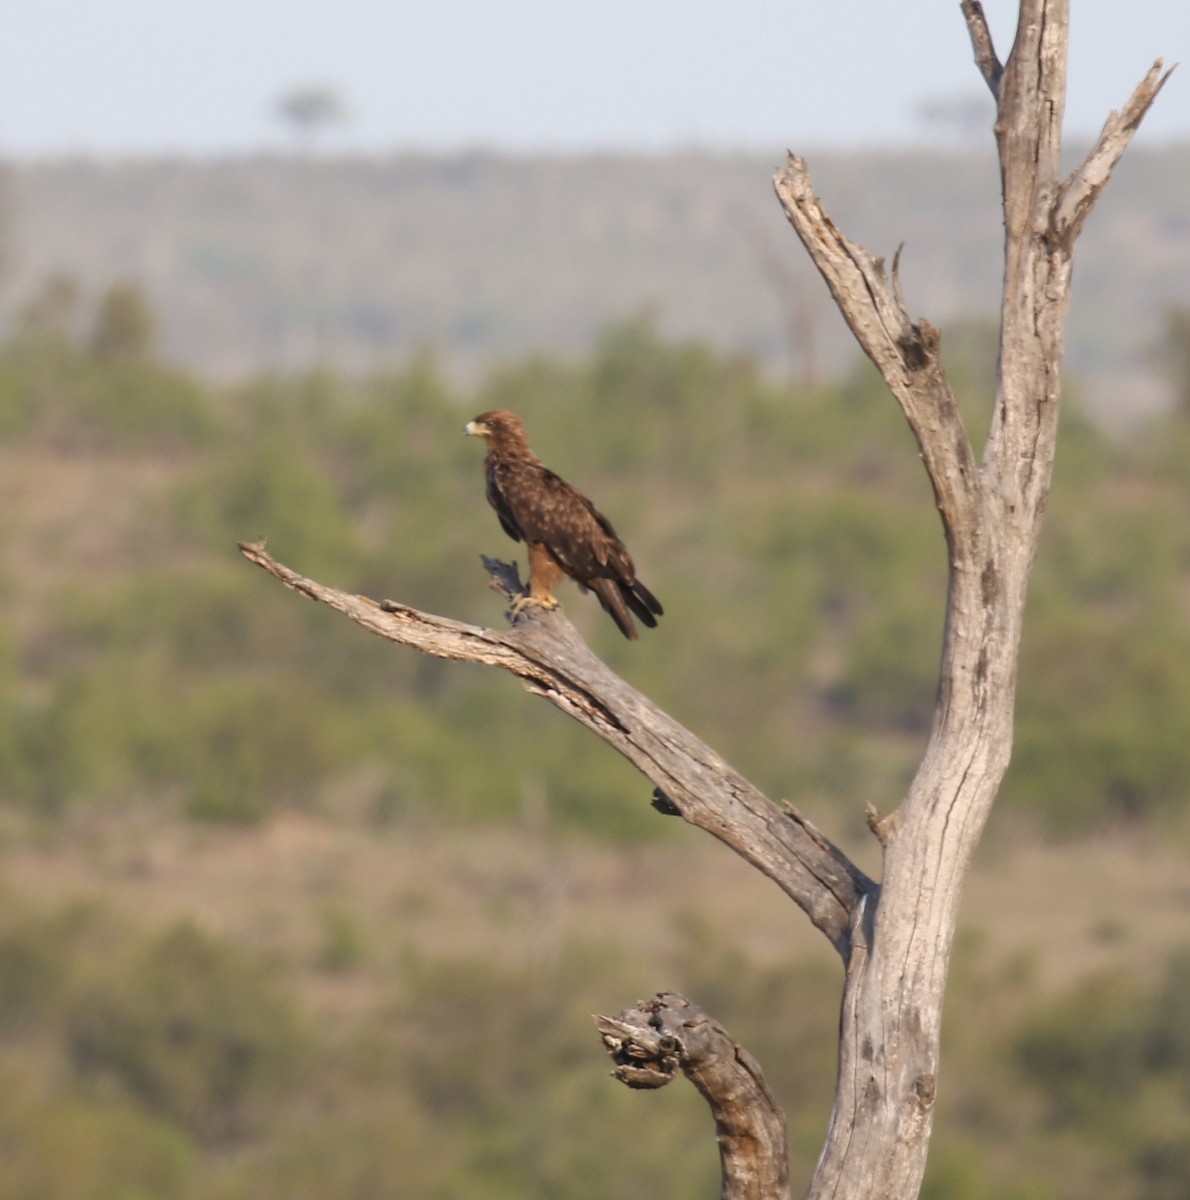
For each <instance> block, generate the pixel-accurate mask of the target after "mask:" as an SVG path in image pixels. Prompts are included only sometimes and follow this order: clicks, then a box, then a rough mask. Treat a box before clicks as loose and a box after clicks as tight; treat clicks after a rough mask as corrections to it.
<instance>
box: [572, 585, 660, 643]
mask: <svg viewBox="0 0 1190 1200" xmlns="http://www.w3.org/2000/svg"><path fill="white" fill-rule="evenodd" d="M588 586H589V587H590V588H591V590H592V591H593V592H594V593H595V595H596V596H598V597H599V603H600V604H601V605H602V606H603V611H604V612H605V613H607V614H608V616H610V617H611V619H612V620H613V621H615V623H616V625H617V627H618V628H619V630H620V632H621V633H622V634H623V635H624V636H625V637H626V638H628V639H630V640H631V641H636V639H637V638H638V637H639V636H640V634H639V633H637V630H636V625H635V623H634V622H633V620H632V613H636V615H637V616H638V617H639V618H640V619H641V621H642V622H643V623H644V624H645V625H647V626H648V627H649V628H650V629H654V628H656V625H657V618H658V617H659V616H661V614H662V608H661V605H660V604H659V603H658V601H657V598H656V597H655V596H654V595H653V593H652V592H650V591H649V589H648V588H647V587H645V585H644V584H643V583H639V582H635V583H632V584H626V583H623V582H621V581H620V580H618V579H594V580H592V581H591V583H590V584H589V585H588ZM629 609H631V610H632V612H629V611H628V610H629Z"/></svg>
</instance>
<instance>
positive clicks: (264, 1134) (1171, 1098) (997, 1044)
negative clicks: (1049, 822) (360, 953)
mask: <svg viewBox="0 0 1190 1200" xmlns="http://www.w3.org/2000/svg"><path fill="white" fill-rule="evenodd" d="M4 899H5V904H4V906H3V908H2V909H0V972H2V974H0V979H2V980H3V984H2V987H0V1082H3V1083H4V1087H3V1088H0V1096H2V1097H3V1099H0V1138H2V1139H3V1141H4V1143H5V1144H6V1145H8V1146H10V1147H11V1148H12V1149H11V1150H10V1152H9V1153H7V1154H6V1155H4V1156H3V1157H2V1158H0V1192H2V1193H3V1194H4V1195H6V1196H14V1197H20V1196H30V1197H32V1196H39V1195H52V1196H54V1197H59V1196H65V1197H68V1198H74V1197H78V1198H79V1200H102V1198H104V1197H109V1196H113V1195H119V1196H130V1197H144V1198H146V1200H148V1198H150V1197H152V1198H154V1200H159V1198H161V1197H169V1198H173V1197H176V1198H177V1200H192V1198H196V1197H199V1196H203V1197H216V1198H217V1200H247V1197H250V1196H251V1197H266V1198H269V1197H274V1196H275V1197H277V1198H278V1200H280V1198H281V1197H290V1196H297V1197H308V1198H309V1200H319V1198H321V1197H325V1196H328V1195H333V1196H335V1197H346V1198H348V1200H353V1198H358V1200H372V1198H378V1197H382V1196H388V1195H400V1196H402V1197H410V1198H414V1200H415V1198H418V1197H426V1198H427V1200H442V1198H445V1200H466V1198H469V1197H474V1196H484V1197H488V1196H494V1197H508V1198H510V1200H511V1197H514V1196H519V1197H542V1198H543V1200H544V1198H545V1197H556V1196H566V1197H577V1198H578V1200H602V1198H604V1197H607V1196H617V1197H618V1196H624V1197H629V1198H636V1197H639V1198H640V1200H645V1198H646V1197H663V1198H664V1197H678V1196H705V1197H707V1200H710V1197H712V1196H714V1195H717V1194H718V1164H717V1156H716V1154H715V1148H714V1139H713V1136H712V1130H711V1121H710V1116H709V1114H708V1113H707V1111H706V1109H705V1106H704V1105H703V1103H702V1101H701V1100H700V1099H699V1098H698V1096H697V1095H696V1093H695V1092H694V1090H693V1089H692V1088H689V1087H685V1086H682V1085H681V1084H680V1083H678V1084H675V1085H674V1086H673V1087H671V1088H669V1089H668V1090H667V1091H666V1093H665V1095H664V1096H662V1097H658V1096H656V1095H654V1094H651V1093H646V1094H642V1093H635V1092H630V1091H628V1090H627V1089H625V1088H623V1087H621V1086H619V1085H616V1084H613V1083H612V1082H611V1081H610V1080H609V1079H608V1078H607V1066H606V1063H605V1062H604V1061H602V1059H601V1055H600V1053H599V1051H598V1046H597V1039H596V1038H595V1035H594V1032H593V1029H592V1027H591V1024H590V1020H589V1018H588V1016H587V1015H586V1014H588V1013H590V1012H594V1011H607V1010H609V1009H610V1010H611V1011H615V1009H616V1007H617V1005H618V1003H620V1002H623V997H626V996H631V995H632V994H633V989H634V988H635V987H636V986H637V983H638V981H639V980H640V978H641V977H642V976H644V975H648V976H651V977H653V978H659V979H664V980H666V981H667V985H669V986H673V987H680V988H681V989H682V990H684V991H686V992H688V993H689V994H691V995H696V996H698V997H699V998H700V1001H701V1002H702V1003H703V1004H705V1005H706V1006H707V1007H708V1008H710V1009H712V1010H713V1011H714V1012H716V1014H717V1015H718V1016H719V1017H720V1019H721V1020H723V1022H724V1023H725V1024H726V1025H727V1027H728V1028H729V1029H730V1030H731V1032H732V1033H733V1035H734V1036H736V1037H737V1038H739V1040H740V1041H741V1042H743V1043H744V1044H745V1045H747V1046H748V1047H749V1049H751V1050H752V1051H753V1053H754V1054H756V1055H757V1057H758V1059H759V1060H760V1061H761V1062H762V1063H763V1064H764V1065H765V1067H766V1074H767V1077H768V1079H769V1082H770V1085H771V1086H772V1088H773V1090H774V1092H775V1094H776V1095H777V1096H778V1098H779V1100H780V1101H781V1103H782V1104H783V1105H784V1107H785V1109H786V1112H787V1115H788V1119H789V1129H790V1142H791V1150H792V1156H793V1172H794V1180H795V1192H796V1189H797V1186H799V1185H800V1182H804V1180H805V1179H806V1178H808V1174H809V1172H810V1171H811V1169H812V1166H813V1163H814V1160H815V1157H816V1155H817V1150H818V1146H819V1144H820V1141H821V1137H822V1133H823V1129H824V1125H825V1120H826V1114H827V1111H828V1110H829V1104H830V1097H831V1093H832V1090H833V1071H834V1062H833V1056H834V1045H833V1041H832V1038H831V1037H829V1036H826V1034H825V1032H824V1031H826V1030H829V1029H831V1028H832V1027H833V1024H834V1021H835V1020H836V1019H837V1004H838V995H837V988H838V984H839V980H838V978H837V976H836V973H835V972H832V971H829V970H823V969H822V968H821V964H820V963H818V964H814V965H811V964H809V963H797V962H792V961H790V962H783V963H782V962H776V963H768V964H762V963H759V962H757V961H756V960H754V959H753V958H752V957H751V956H750V955H748V954H746V953H743V952H741V951H740V950H739V948H738V947H732V946H730V945H727V944H723V943H722V942H720V944H719V945H718V946H717V947H716V945H715V944H714V942H713V941H710V940H708V936H707V935H708V933H709V932H710V931H709V930H707V929H704V928H702V927H700V926H699V925H698V924H697V922H696V923H694V924H692V925H688V926H687V927H686V928H685V929H680V928H679V929H675V930H674V936H673V938H672V939H671V941H670V946H669V950H668V951H667V952H666V953H664V954H663V955H661V956H660V957H657V956H653V957H651V958H650V960H649V961H648V962H647V963H646V962H645V961H643V959H642V957H641V952H640V951H639V949H634V948H632V947H630V946H628V945H624V944H622V945H620V946H619V947H616V946H612V945H609V944H607V943H605V942H598V943H591V942H584V941H582V940H579V939H577V938H570V939H567V940H566V941H565V942H563V943H562V944H560V945H558V946H557V947H555V949H554V951H553V952H552V953H550V954H549V955H545V956H542V955H531V956H529V957H525V956H524V955H523V954H521V953H516V954H514V955H512V956H510V955H509V953H508V951H507V950H506V949H505V948H503V947H501V946H499V945H495V944H493V945H492V946H490V947H489V948H487V949H483V950H478V951H474V952H471V953H469V954H466V955H459V954H458V953H457V952H455V953H451V952H449V951H446V950H443V951H440V952H438V951H436V952H435V953H434V954H432V955H427V954H426V953H425V952H423V951H415V950H412V949H407V950H405V951H404V952H403V953H401V954H400V955H399V956H398V958H397V959H396V960H395V963H394V967H393V969H392V971H391V972H389V973H388V975H387V976H386V982H385V984H384V986H383V988H381V989H380V990H379V991H378V992H377V993H376V994H375V998H374V999H373V1000H372V1001H370V1002H369V1003H368V1004H366V1005H364V1006H362V1007H356V1008H354V1009H352V1010H350V1012H349V1013H348V1014H347V1015H343V1016H340V1017H338V1018H336V1019H335V1020H331V1021H328V1020H326V1019H325V1018H321V1017H319V1016H318V1015H317V1012H316V1010H315V1009H313V1008H310V1007H306V1006H302V1005H299V1004H297V1003H295V1001H294V999H293V993H292V991H291V989H290V988H289V986H288V984H287V979H288V977H289V975H288V971H287V970H286V969H285V968H284V965H283V964H278V963H276V962H271V961H269V960H268V959H267V958H266V957H264V956H263V955H261V954H260V953H259V952H257V953H255V954H253V953H250V952H247V951H245V950H244V949H243V948H242V947H240V946H237V945H235V944H233V943H231V942H230V941H228V940H226V939H220V938H218V937H215V936H213V935H212V934H209V933H205V932H200V931H199V930H198V929H196V928H195V927H194V926H193V925H192V924H190V923H188V922H181V923H174V924H168V923H167V924H166V925H165V926H164V927H163V928H161V929H160V930H159V931H157V932H154V933H145V932H132V931H130V930H129V929H128V928H126V927H124V928H122V927H121V926H120V924H119V922H117V921H116V919H115V916H114V914H113V913H112V912H109V911H107V910H105V909H104V908H102V907H100V906H97V905H95V904H92V905H89V906H79V905H73V906H66V907H63V908H58V909H52V908H51V909H45V908H37V907H33V906H30V905H29V904H27V903H23V902H16V901H14V898H13V897H12V896H11V895H6V896H5V897H4ZM338 919H339V918H335V920H336V921H338ZM331 936H332V938H333V939H338V938H339V937H340V936H341V934H340V932H338V931H332V932H331ZM351 936H352V937H354V935H351ZM958 957H959V961H958V963H957V964H956V969H955V973H954V978H953V983H952V989H951V993H952V994H951V996H950V997H949V1000H948V1003H949V1005H950V1011H951V1012H952V1013H954V1014H957V1016H956V1017H954V1018H952V1019H951V1021H950V1022H949V1033H948V1037H947V1045H946V1063H945V1072H944V1083H943V1088H942V1091H941V1094H940V1100H939V1112H938V1117H937V1123H936V1132H935V1147H934V1150H933V1152H932V1157H931V1162H930V1167H929V1171H928V1175H927V1181H926V1185H925V1189H924V1191H923V1193H922V1194H923V1197H925V1200H944V1198H945V1200H990V1198H991V1197H993V1196H998V1197H1009V1198H1011V1200H1078V1198H1081V1197H1084V1196H1087V1195H1094V1196H1096V1197H1097V1198H1098V1200H1153V1198H1156V1200H1180V1198H1181V1197H1184V1196H1185V1195H1187V1194H1190V1193H1188V1189H1190V1157H1188V1156H1187V1154H1186V1153H1185V1145H1186V1141H1185V1129H1186V1127H1187V1122H1188V1121H1190V1086H1188V1085H1187V1079H1190V1036H1188V1034H1187V1030H1190V986H1188V984H1190V947H1187V948H1186V949H1183V950H1178V951H1175V952H1174V953H1172V954H1171V955H1170V956H1169V957H1168V959H1167V960H1166V962H1165V964H1164V967H1163V969H1162V970H1161V971H1160V972H1159V974H1158V976H1157V977H1156V978H1155V979H1153V980H1152V981H1144V980H1141V979H1126V978H1122V977H1121V976H1120V975H1119V973H1115V974H1113V975H1101V976H1100V975H1096V976H1092V977H1090V978H1086V979H1080V980H1078V981H1076V982H1075V983H1073V984H1071V985H1069V986H1067V987H1066V988H1064V989H1062V990H1059V991H1058V992H1056V993H1054V992H1052V991H1051V992H1046V993H1043V992H1041V991H1040V990H1039V989H1038V987H1037V984H1036V981H1035V979H1034V976H1033V973H1032V972H1031V971H1030V970H1028V969H1027V968H1025V969H1022V964H1021V963H1020V962H1019V961H1016V960H1014V959H1011V958H1009V959H1007V960H1004V961H999V960H997V959H996V958H995V957H994V956H993V955H992V954H991V953H990V952H988V951H987V950H986V949H983V948H980V947H979V946H978V944H974V945H967V946H961V947H960V949H959V956H958ZM358 965H359V964H358V962H357V961H356V951H354V950H353V951H351V952H350V954H349V955H348V956H347V957H346V958H338V957H336V958H335V961H334V962H331V963H322V964H320V969H332V970H334V971H336V972H342V971H347V972H351V971H352V970H355V969H356V968H357V967H358ZM613 997H614V998H616V1001H615V1002H613V999H612V998H613ZM643 1129H647V1131H648V1136H647V1137H641V1136H640V1133H641V1131H642V1130H643Z"/></svg>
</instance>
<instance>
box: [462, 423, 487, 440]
mask: <svg viewBox="0 0 1190 1200" xmlns="http://www.w3.org/2000/svg"><path fill="white" fill-rule="evenodd" d="M463 433H464V435H465V436H466V437H482V436H483V429H482V428H480V426H479V425H478V424H476V422H475V421H468V422H467V424H466V425H464V426H463Z"/></svg>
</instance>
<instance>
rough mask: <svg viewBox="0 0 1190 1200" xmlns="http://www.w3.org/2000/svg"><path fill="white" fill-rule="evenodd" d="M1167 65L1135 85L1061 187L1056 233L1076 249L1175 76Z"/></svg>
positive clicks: (1158, 64)
mask: <svg viewBox="0 0 1190 1200" xmlns="http://www.w3.org/2000/svg"><path fill="white" fill-rule="evenodd" d="M1163 66H1164V64H1163V63H1162V61H1161V59H1158V60H1157V61H1156V62H1155V63H1154V64H1153V65H1152V66H1151V67H1150V68H1149V71H1148V74H1147V75H1145V77H1144V79H1142V80H1141V81H1140V83H1138V84H1137V85H1136V89H1135V90H1134V91H1133V93H1132V95H1131V96H1129V97H1128V103H1127V104H1125V105H1124V107H1123V108H1122V109H1121V110H1119V111H1118V112H1117V111H1115V110H1113V111H1112V112H1111V113H1109V114H1108V118H1107V120H1106V121H1105V122H1104V125H1103V129H1102V130H1101V131H1100V133H1099V138H1098V140H1097V141H1096V143H1095V145H1094V146H1093V147H1092V148H1091V150H1090V152H1089V153H1088V154H1087V157H1086V158H1085V159H1083V161H1082V163H1081V164H1080V165H1079V167H1078V169H1077V170H1076V171H1074V172H1073V174H1071V176H1070V178H1069V179H1067V180H1066V182H1065V183H1064V184H1063V185H1062V190H1061V196H1060V199H1059V201H1058V205H1057V208H1056V210H1055V212H1054V230H1055V232H1056V233H1057V235H1058V236H1059V237H1061V238H1062V239H1064V240H1066V241H1067V242H1069V243H1070V246H1071V248H1072V247H1073V243H1074V239H1075V238H1076V237H1078V235H1079V233H1080V232H1081V231H1082V227H1083V221H1085V220H1086V217H1087V214H1088V213H1089V212H1090V211H1091V209H1092V207H1093V206H1094V204H1095V201H1096V200H1098V199H1099V195H1100V193H1101V192H1102V191H1103V189H1104V188H1105V187H1107V181H1108V180H1109V179H1110V178H1111V173H1112V171H1114V170H1115V168H1116V164H1117V163H1118V162H1119V161H1120V159H1121V158H1122V157H1123V155H1124V151H1125V150H1127V149H1128V143H1129V142H1131V140H1132V135H1133V134H1134V133H1135V132H1136V131H1137V129H1138V128H1139V127H1140V123H1141V121H1142V120H1143V119H1144V115H1145V113H1147V112H1148V111H1149V108H1150V107H1151V105H1152V103H1153V101H1154V100H1156V99H1157V94H1158V93H1159V92H1160V91H1161V89H1162V88H1163V87H1164V86H1165V84H1166V81H1167V80H1168V79H1169V77H1170V76H1171V75H1172V74H1173V73H1174V70H1175V67H1170V68H1169V70H1168V71H1163V70H1162V68H1163Z"/></svg>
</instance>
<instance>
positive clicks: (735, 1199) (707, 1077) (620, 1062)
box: [595, 992, 789, 1200]
mask: <svg viewBox="0 0 1190 1200" xmlns="http://www.w3.org/2000/svg"><path fill="white" fill-rule="evenodd" d="M595 1024H596V1025H597V1026H598V1028H599V1033H600V1036H601V1037H602V1038H603V1044H604V1045H605V1046H606V1047H607V1052H608V1053H609V1054H610V1055H611V1056H612V1061H613V1062H614V1063H615V1064H616V1069H615V1071H614V1072H613V1074H614V1075H615V1077H616V1078H617V1079H619V1080H620V1082H621V1083H626V1084H627V1085H628V1086H629V1087H633V1088H659V1087H664V1086H665V1085H666V1084H667V1083H669V1081H670V1080H671V1079H673V1078H674V1075H675V1074H676V1072H677V1071H678V1070H681V1071H682V1073H683V1074H684V1075H685V1076H686V1078H687V1079H689V1080H690V1082H691V1083H692V1084H694V1086H695V1087H696V1088H697V1089H698V1090H699V1092H700V1093H701V1094H702V1096H703V1098H704V1099H705V1100H706V1102H707V1103H708V1104H709V1105H710V1106H711V1113H712V1115H713V1116H714V1118H715V1136H716V1139H717V1140H718V1142H719V1161H720V1165H721V1167H722V1172H723V1191H722V1193H721V1194H722V1198H723V1200H786V1197H788V1195H789V1152H788V1149H787V1146H786V1131H785V1114H784V1113H782V1111H781V1109H780V1107H779V1105H778V1104H777V1102H776V1100H774V1099H773V1094H772V1092H770V1091H769V1088H768V1084H767V1083H765V1081H764V1075H763V1074H762V1072H761V1070H760V1066H759V1064H758V1063H757V1062H756V1060H755V1059H754V1058H753V1057H752V1055H751V1054H749V1053H748V1051H747V1050H745V1049H744V1047H743V1046H741V1045H740V1044H739V1043H738V1042H736V1041H734V1040H733V1039H732V1037H731V1036H730V1035H729V1034H728V1032H727V1030H725V1029H724V1028H723V1026H722V1025H720V1024H719V1023H718V1022H717V1021H714V1020H712V1019H711V1018H710V1017H709V1016H707V1014H706V1013H705V1012H703V1011H702V1009H701V1008H699V1007H698V1005H696V1004H691V1002H690V1001H689V1000H687V999H686V997H685V996H679V995H677V994H676V993H675V992H662V993H661V994H660V995H658V996H655V997H654V998H653V999H652V1000H646V1001H643V1002H642V1003H640V1004H637V1005H636V1006H635V1007H633V1008H630V1009H627V1010H625V1011H624V1012H622V1013H621V1014H620V1015H619V1017H596V1018H595Z"/></svg>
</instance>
